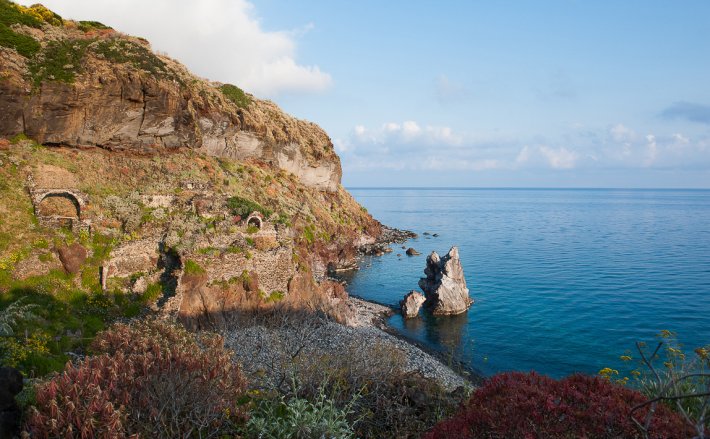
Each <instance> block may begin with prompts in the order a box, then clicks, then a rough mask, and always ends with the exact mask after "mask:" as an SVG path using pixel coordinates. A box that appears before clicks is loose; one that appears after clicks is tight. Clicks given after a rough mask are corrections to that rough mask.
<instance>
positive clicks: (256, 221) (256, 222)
mask: <svg viewBox="0 0 710 439" xmlns="http://www.w3.org/2000/svg"><path fill="white" fill-rule="evenodd" d="M249 226H253V227H256V228H257V229H259V230H261V218H259V217H258V216H250V217H249V219H247V227H249Z"/></svg>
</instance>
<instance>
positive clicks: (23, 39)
mask: <svg viewBox="0 0 710 439" xmlns="http://www.w3.org/2000/svg"><path fill="white" fill-rule="evenodd" d="M0 46H4V47H9V48H10V49H15V50H17V53H19V54H20V55H22V56H24V57H25V58H29V57H31V56H33V55H34V54H35V53H37V52H39V49H40V48H41V46H40V44H39V42H38V41H37V40H35V39H34V38H32V37H30V36H27V35H23V34H19V33H17V32H15V31H13V30H12V29H10V28H9V27H7V26H6V25H4V24H2V23H0Z"/></svg>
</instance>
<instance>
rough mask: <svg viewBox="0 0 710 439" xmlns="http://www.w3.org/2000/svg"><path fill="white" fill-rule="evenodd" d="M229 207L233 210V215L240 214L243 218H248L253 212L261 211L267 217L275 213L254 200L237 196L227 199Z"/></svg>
mask: <svg viewBox="0 0 710 439" xmlns="http://www.w3.org/2000/svg"><path fill="white" fill-rule="evenodd" d="M227 207H228V208H229V210H230V211H231V212H232V215H239V216H241V217H243V218H246V217H247V216H248V215H249V214H251V213H252V212H260V213H261V214H262V215H264V216H265V217H269V216H271V214H272V213H273V212H272V211H271V210H270V209H267V208H265V207H263V206H261V205H260V204H258V203H255V202H254V201H251V200H247V199H246V198H242V197H237V196H234V197H229V198H228V199H227Z"/></svg>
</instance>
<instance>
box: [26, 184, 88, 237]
mask: <svg viewBox="0 0 710 439" xmlns="http://www.w3.org/2000/svg"><path fill="white" fill-rule="evenodd" d="M30 197H31V198H32V206H33V207H34V213H35V216H36V217H37V219H38V220H39V223H40V224H42V225H43V226H47V227H63V226H67V227H69V228H70V229H71V230H72V231H73V232H80V231H86V232H88V233H91V220H89V219H86V218H84V215H83V210H84V209H85V208H86V206H87V205H88V204H89V197H88V196H87V195H86V194H85V193H83V192H81V191H78V190H76V189H66V188H32V189H30ZM53 197H56V198H63V199H66V200H69V201H70V202H71V203H72V204H73V205H74V207H75V208H76V216H63V215H43V214H42V212H41V209H40V206H41V205H42V202H44V201H45V200H47V199H49V198H53Z"/></svg>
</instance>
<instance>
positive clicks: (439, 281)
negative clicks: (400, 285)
mask: <svg viewBox="0 0 710 439" xmlns="http://www.w3.org/2000/svg"><path fill="white" fill-rule="evenodd" d="M424 274H426V277H423V278H421V279H419V287H420V288H421V289H422V291H424V294H425V295H426V303H425V304H424V306H425V307H427V308H428V309H430V310H431V312H432V314H434V315H455V314H461V313H463V312H465V311H466V310H467V309H468V308H469V307H470V306H471V305H472V304H473V299H471V298H470V297H469V295H468V293H469V291H468V288H467V287H466V279H465V277H464V274H463V267H462V266H461V260H460V258H459V249H458V248H457V247H455V246H454V247H451V250H449V252H448V253H447V254H446V255H445V256H444V257H440V256H439V255H438V254H437V253H436V252H431V254H430V255H429V256H427V259H426V268H425V269H424Z"/></svg>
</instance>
